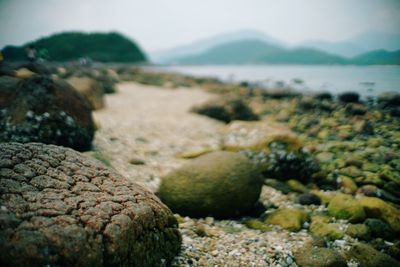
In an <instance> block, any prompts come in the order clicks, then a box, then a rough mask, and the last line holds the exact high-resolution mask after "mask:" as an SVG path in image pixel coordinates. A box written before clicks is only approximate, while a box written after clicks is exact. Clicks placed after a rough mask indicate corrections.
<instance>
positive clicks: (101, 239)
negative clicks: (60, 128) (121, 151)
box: [0, 143, 181, 266]
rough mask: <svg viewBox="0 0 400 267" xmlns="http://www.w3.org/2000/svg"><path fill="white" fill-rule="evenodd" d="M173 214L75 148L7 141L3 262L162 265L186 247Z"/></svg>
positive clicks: (0, 243)
mask: <svg viewBox="0 0 400 267" xmlns="http://www.w3.org/2000/svg"><path fill="white" fill-rule="evenodd" d="M176 225H177V223H176V220H175V218H174V217H173V214H172V213H171V211H170V210H169V209H168V208H167V207H166V206H165V205H164V204H162V203H161V202H160V201H159V200H158V198H157V197H156V196H155V195H154V194H153V193H151V192H150V191H147V190H146V189H144V188H143V187H141V186H139V185H137V184H134V183H130V182H129V181H127V180H125V179H124V178H122V177H121V176H119V175H118V174H116V173H115V172H114V171H112V170H110V169H107V168H106V167H105V166H104V165H102V164H101V163H100V162H99V161H96V160H93V159H90V158H86V157H85V156H83V155H82V154H79V153H78V152H75V151H73V150H71V149H67V148H63V147H57V146H53V145H44V144H38V143H29V144H18V143H2V144H0V251H1V253H0V265H1V266H159V265H161V264H162V263H163V262H164V263H168V262H169V261H170V260H171V259H172V258H173V257H174V255H175V254H176V253H177V252H178V251H179V249H180V243H181V237H180V234H179V232H178V229H177V226H176Z"/></svg>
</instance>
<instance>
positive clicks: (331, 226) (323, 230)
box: [310, 215, 344, 240]
mask: <svg viewBox="0 0 400 267" xmlns="http://www.w3.org/2000/svg"><path fill="white" fill-rule="evenodd" d="M310 232H311V233H312V234H313V235H315V236H317V237H323V238H327V239H329V240H336V239H341V238H342V237H343V236H344V230H343V229H342V228H341V226H340V225H339V224H338V223H329V217H326V216H320V215H316V216H314V217H312V220H311V225H310Z"/></svg>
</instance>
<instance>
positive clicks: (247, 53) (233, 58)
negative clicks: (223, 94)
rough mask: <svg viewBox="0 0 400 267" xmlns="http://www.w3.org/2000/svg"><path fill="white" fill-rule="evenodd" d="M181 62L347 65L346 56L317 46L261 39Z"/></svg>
mask: <svg viewBox="0 0 400 267" xmlns="http://www.w3.org/2000/svg"><path fill="white" fill-rule="evenodd" d="M177 62H178V63H180V64H277V63H279V64H344V63H346V60H345V59H344V58H342V57H339V56H335V55H331V54H328V53H325V52H321V51H318V50H314V49H286V48H282V47H279V46H274V45H270V44H267V43H265V42H263V41H259V40H244V41H237V42H231V43H227V44H223V45H219V46H216V47H214V48H211V49H209V50H208V51H206V52H204V53H201V54H199V55H195V56H189V57H183V58H180V59H177Z"/></svg>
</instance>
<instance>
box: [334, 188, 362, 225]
mask: <svg viewBox="0 0 400 267" xmlns="http://www.w3.org/2000/svg"><path fill="white" fill-rule="evenodd" d="M328 212H329V215H331V216H333V217H335V218H337V219H345V220H349V221H350V222H361V221H363V220H364V219H365V212H364V209H363V206H362V205H361V204H360V203H359V201H357V200H355V199H354V198H353V197H352V196H351V195H346V194H337V195H336V196H335V197H334V198H332V200H331V201H330V202H329V205H328Z"/></svg>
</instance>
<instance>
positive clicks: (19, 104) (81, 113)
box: [0, 76, 95, 151]
mask: <svg viewBox="0 0 400 267" xmlns="http://www.w3.org/2000/svg"><path fill="white" fill-rule="evenodd" d="M94 128H95V127H94V123H93V119H92V114H91V110H90V107H89V106H88V104H87V102H86V101H85V100H84V99H83V97H82V96H81V95H80V94H79V93H78V92H76V91H75V90H74V89H73V88H72V87H71V86H69V85H68V84H67V83H64V82H62V81H54V80H52V79H51V78H49V77H44V76H36V77H32V78H29V79H26V80H22V81H21V82H20V83H19V84H18V86H17V88H16V89H15V94H13V95H12V97H8V103H7V104H6V105H5V107H4V108H3V109H2V110H0V129H1V131H0V142H20V143H27V142H40V143H46V144H56V145H62V146H67V147H71V148H74V149H76V150H79V151H82V150H87V149H89V148H90V147H91V142H92V139H93V135H94Z"/></svg>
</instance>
